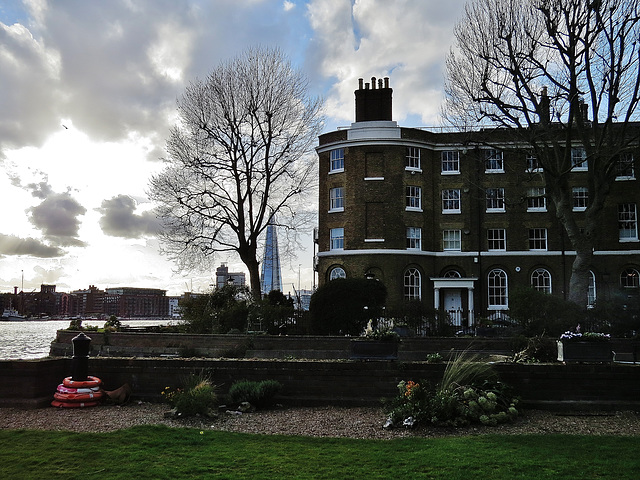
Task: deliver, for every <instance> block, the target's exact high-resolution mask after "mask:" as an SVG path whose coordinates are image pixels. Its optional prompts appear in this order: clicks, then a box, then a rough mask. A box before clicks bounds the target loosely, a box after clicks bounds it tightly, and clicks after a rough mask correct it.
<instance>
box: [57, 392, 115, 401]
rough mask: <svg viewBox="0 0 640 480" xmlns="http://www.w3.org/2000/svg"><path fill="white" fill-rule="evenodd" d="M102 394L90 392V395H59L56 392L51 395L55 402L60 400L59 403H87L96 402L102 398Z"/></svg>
mask: <svg viewBox="0 0 640 480" xmlns="http://www.w3.org/2000/svg"><path fill="white" fill-rule="evenodd" d="M103 395H104V393H103V392H102V391H100V392H91V393H59V392H56V393H54V394H53V398H55V399H56V400H60V401H61V402H74V403H77V402H88V401H98V400H100V399H101V398H102V397H103Z"/></svg>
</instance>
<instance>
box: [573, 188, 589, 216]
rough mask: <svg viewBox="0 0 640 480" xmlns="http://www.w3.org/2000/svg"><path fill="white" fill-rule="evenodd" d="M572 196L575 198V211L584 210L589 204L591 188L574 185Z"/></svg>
mask: <svg viewBox="0 0 640 480" xmlns="http://www.w3.org/2000/svg"><path fill="white" fill-rule="evenodd" d="M571 196H572V198H573V211H574V212H584V211H585V210H586V209H587V205H588V204H589V189H588V188H587V187H573V188H572V189H571Z"/></svg>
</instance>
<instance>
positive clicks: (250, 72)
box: [149, 47, 322, 298]
mask: <svg viewBox="0 0 640 480" xmlns="http://www.w3.org/2000/svg"><path fill="white" fill-rule="evenodd" d="M321 108H322V102H321V100H320V99H319V98H314V97H311V96H310V95H309V93H308V82H307V80H306V78H305V77H304V75H302V73H301V72H299V71H298V70H296V69H294V68H292V66H291V64H290V62H289V60H288V59H287V58H286V57H285V56H284V55H283V54H282V52H281V51H280V50H278V49H268V48H262V47H260V48H255V49H249V50H247V51H246V52H245V53H243V54H242V55H240V56H238V57H236V58H234V59H233V60H230V61H228V62H226V63H222V64H221V65H220V66H218V67H217V68H216V69H215V70H213V72H211V74H209V76H208V77H207V78H206V79H205V80H196V81H194V82H192V83H191V84H190V85H189V86H188V87H187V88H186V90H185V92H184V94H183V95H182V97H181V98H180V99H179V100H178V114H179V119H180V122H179V124H178V125H177V126H176V127H175V128H174V129H173V130H172V132H171V134H170V136H169V138H168V140H167V152H168V157H167V158H166V159H165V161H166V162H167V164H168V165H167V167H166V168H165V170H163V171H162V172H161V173H160V174H158V175H156V176H154V177H153V178H152V179H151V181H150V191H149V195H150V197H151V199H152V200H154V201H155V202H157V204H158V208H157V212H158V216H159V218H160V219H161V221H162V224H163V230H162V232H161V236H160V238H161V241H162V245H163V252H164V253H165V254H167V255H168V256H169V258H171V259H173V260H174V261H175V262H176V264H177V266H178V268H179V269H180V270H191V269H195V268H198V267H202V266H203V265H207V264H208V263H209V262H207V260H209V259H211V258H212V255H214V254H216V253H225V252H226V253H235V254H237V255H238V256H239V257H240V259H241V260H242V262H243V263H244V264H245V265H246V266H247V268H248V270H249V276H250V281H251V292H252V293H253V294H254V295H256V296H257V298H259V296H260V273H259V261H258V253H259V246H260V241H261V234H262V233H263V232H264V231H265V229H266V227H267V224H268V223H269V220H270V219H272V218H277V220H278V223H277V224H276V225H279V226H282V227H284V228H286V229H287V231H288V232H287V235H286V237H287V238H292V236H291V235H290V233H291V232H293V233H294V235H293V238H297V237H296V235H295V234H297V233H298V232H299V231H300V229H301V228H303V227H309V226H310V225H311V220H312V219H313V212H312V211H311V209H310V208H308V207H309V206H308V199H309V198H310V191H311V190H313V189H314V187H315V182H316V181H317V179H316V175H315V173H316V160H315V155H314V154H313V153H312V152H313V146H314V145H315V142H316V141H317V136H318V134H319V133H320V130H321V127H322V115H321ZM311 198H313V196H311ZM305 200H306V201H307V205H305Z"/></svg>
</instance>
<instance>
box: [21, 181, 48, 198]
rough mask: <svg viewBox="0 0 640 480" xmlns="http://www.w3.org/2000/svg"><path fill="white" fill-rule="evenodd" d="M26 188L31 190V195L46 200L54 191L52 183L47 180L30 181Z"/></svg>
mask: <svg viewBox="0 0 640 480" xmlns="http://www.w3.org/2000/svg"><path fill="white" fill-rule="evenodd" d="M26 188H27V189H28V190H31V195H33V196H34V197H35V198H39V199H41V200H44V199H45V198H47V197H48V196H49V195H51V194H52V193H53V189H52V188H51V185H49V184H48V183H47V182H46V181H42V182H38V183H29V184H28V185H26Z"/></svg>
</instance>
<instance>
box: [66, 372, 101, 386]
mask: <svg viewBox="0 0 640 480" xmlns="http://www.w3.org/2000/svg"><path fill="white" fill-rule="evenodd" d="M101 383H102V380H100V379H99V378H98V377H92V376H91V375H89V376H87V379H86V380H83V381H77V380H71V377H67V378H65V379H64V380H63V381H62V385H64V386H65V387H70V388H93V387H99V386H100V384H101Z"/></svg>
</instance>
